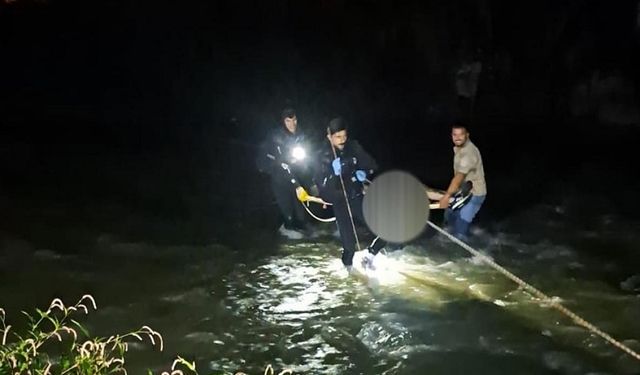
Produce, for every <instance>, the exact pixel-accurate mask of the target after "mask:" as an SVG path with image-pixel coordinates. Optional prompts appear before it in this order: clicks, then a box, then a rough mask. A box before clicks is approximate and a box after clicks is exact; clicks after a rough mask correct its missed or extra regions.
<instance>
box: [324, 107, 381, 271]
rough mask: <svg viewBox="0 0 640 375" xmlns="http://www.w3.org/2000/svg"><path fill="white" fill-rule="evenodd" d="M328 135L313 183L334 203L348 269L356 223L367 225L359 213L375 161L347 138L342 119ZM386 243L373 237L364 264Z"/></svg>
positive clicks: (354, 240)
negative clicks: (327, 142) (365, 185)
mask: <svg viewBox="0 0 640 375" xmlns="http://www.w3.org/2000/svg"><path fill="white" fill-rule="evenodd" d="M327 138H328V139H329V144H327V145H326V147H324V149H322V150H321V151H320V153H319V155H318V158H317V160H316V162H317V165H316V167H315V168H314V182H315V184H316V186H317V187H318V190H319V192H320V196H321V197H322V199H324V200H325V201H327V202H331V203H333V211H334V214H335V216H336V222H337V224H338V230H339V231H340V240H341V242H342V248H343V250H342V263H343V264H344V265H345V266H346V267H347V268H348V269H351V267H352V265H353V255H354V253H355V252H356V250H357V244H356V233H355V225H358V224H360V225H366V224H365V221H364V215H363V213H362V199H363V196H364V182H365V181H366V180H367V177H368V176H371V175H372V174H373V173H374V172H375V170H376V169H377V164H376V162H375V160H374V159H373V158H372V157H371V156H370V155H369V154H368V153H367V152H366V151H365V150H364V149H363V148H362V146H360V144H359V143H358V142H357V141H348V140H347V139H348V138H347V123H346V122H345V120H344V119H342V118H334V119H333V120H331V121H330V122H329V126H328V128H327ZM341 177H342V181H341ZM343 184H344V186H343ZM345 195H346V197H347V199H346V200H345ZM351 218H353V223H352V221H351ZM385 244H386V242H385V241H383V240H382V239H380V238H376V239H374V240H373V242H372V243H371V244H370V245H369V247H368V250H369V251H368V253H367V254H366V255H365V257H364V259H363V263H364V264H363V266H365V267H370V266H371V263H372V261H373V257H374V256H375V255H376V254H377V253H378V252H379V251H380V249H382V248H383V247H384V246H385Z"/></svg>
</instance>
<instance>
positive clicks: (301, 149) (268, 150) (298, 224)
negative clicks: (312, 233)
mask: <svg viewBox="0 0 640 375" xmlns="http://www.w3.org/2000/svg"><path fill="white" fill-rule="evenodd" d="M280 120H281V125H282V126H280V127H278V128H277V129H274V131H272V132H271V133H270V134H269V135H268V136H267V138H266V139H265V141H264V142H262V144H261V145H260V149H259V152H258V157H257V160H256V164H257V166H258V170H259V171H260V172H262V173H266V174H268V175H269V176H270V179H271V190H272V191H273V194H274V196H275V198H276V203H277V204H278V208H279V209H280V214H281V215H282V217H283V220H284V223H283V224H282V226H281V227H280V229H279V231H280V234H282V235H284V236H286V237H288V238H290V239H301V238H302V237H303V236H304V235H303V230H304V226H305V224H304V219H305V214H304V211H303V210H302V207H301V206H300V203H299V202H298V201H297V198H296V190H295V189H296V187H298V186H308V185H309V182H308V181H309V180H310V179H311V176H310V174H311V171H310V168H309V167H308V163H307V161H306V160H305V159H306V152H307V150H306V147H307V146H308V145H307V144H306V142H305V136H304V133H303V132H302V131H301V130H300V129H299V128H298V118H297V116H296V111H295V110H294V109H293V108H285V109H284V110H283V111H282V113H281V116H280Z"/></svg>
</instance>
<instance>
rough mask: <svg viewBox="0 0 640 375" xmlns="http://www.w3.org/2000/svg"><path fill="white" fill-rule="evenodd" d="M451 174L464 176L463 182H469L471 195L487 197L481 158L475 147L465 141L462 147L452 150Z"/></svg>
mask: <svg viewBox="0 0 640 375" xmlns="http://www.w3.org/2000/svg"><path fill="white" fill-rule="evenodd" d="M453 152H454V154H455V155H454V157H453V172H454V174H455V173H458V172H460V173H462V174H464V181H471V183H473V189H472V190H471V192H472V193H473V195H487V183H486V182H485V180H484V166H483V165H482V156H481V155H480V150H478V148H477V147H476V145H474V144H473V142H471V140H470V139H467V141H466V142H465V144H464V146H462V147H454V148H453Z"/></svg>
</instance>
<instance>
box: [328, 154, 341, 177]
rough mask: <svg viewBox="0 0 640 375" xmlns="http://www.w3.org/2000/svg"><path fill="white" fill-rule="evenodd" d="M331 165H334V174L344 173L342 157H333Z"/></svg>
mask: <svg viewBox="0 0 640 375" xmlns="http://www.w3.org/2000/svg"><path fill="white" fill-rule="evenodd" d="M331 167H333V174H335V175H336V176H340V174H341V173H342V164H341V161H340V158H335V159H333V161H332V162H331Z"/></svg>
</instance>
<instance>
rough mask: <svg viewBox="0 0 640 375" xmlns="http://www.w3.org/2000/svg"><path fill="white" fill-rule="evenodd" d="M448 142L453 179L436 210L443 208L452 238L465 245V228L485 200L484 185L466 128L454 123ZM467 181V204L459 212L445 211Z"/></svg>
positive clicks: (466, 228)
mask: <svg viewBox="0 0 640 375" xmlns="http://www.w3.org/2000/svg"><path fill="white" fill-rule="evenodd" d="M451 140H452V141H453V145H454V147H453V153H454V157H453V178H452V179H451V182H450V183H449V188H448V189H447V190H446V192H445V194H444V196H442V198H441V199H440V207H441V208H446V209H447V211H446V212H445V220H446V221H447V224H448V226H449V228H451V230H452V231H453V235H454V236H456V237H457V238H459V239H461V240H463V241H465V240H467V239H468V236H469V227H470V226H471V223H472V222H473V218H474V217H475V216H476V214H477V213H478V211H480V207H482V204H483V203H484V200H485V198H486V196H487V184H486V182H485V179H484V167H483V165H482V156H481V155H480V150H478V148H477V147H476V145H474V144H473V142H471V139H469V132H468V131H467V127H466V126H465V125H464V124H462V123H460V122H457V123H454V124H453V126H452V127H451ZM467 181H469V182H471V183H472V189H471V194H472V197H471V199H470V200H469V202H468V203H466V204H465V205H464V206H462V207H461V208H459V209H452V208H449V202H450V198H451V197H452V196H453V195H454V194H455V193H456V192H457V191H458V190H460V188H461V187H462V185H463V183H466V182H467Z"/></svg>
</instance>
